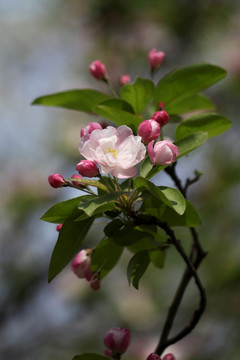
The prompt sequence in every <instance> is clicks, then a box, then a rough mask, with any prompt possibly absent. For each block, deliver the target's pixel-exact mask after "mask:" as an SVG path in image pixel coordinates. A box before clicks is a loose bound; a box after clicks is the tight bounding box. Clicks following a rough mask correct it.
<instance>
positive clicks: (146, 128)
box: [138, 119, 160, 144]
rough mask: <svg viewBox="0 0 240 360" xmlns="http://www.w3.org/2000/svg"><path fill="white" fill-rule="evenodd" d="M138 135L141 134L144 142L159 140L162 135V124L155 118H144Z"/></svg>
mask: <svg viewBox="0 0 240 360" xmlns="http://www.w3.org/2000/svg"><path fill="white" fill-rule="evenodd" d="M138 135H139V136H141V138H142V141H143V143H144V144H148V143H149V142H150V141H152V140H157V139H158V138H159V136H160V125H159V123H158V122H157V121H155V120H152V119H150V120H144V121H142V122H141V124H140V125H139V127H138Z"/></svg>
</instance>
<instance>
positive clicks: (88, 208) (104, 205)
mask: <svg viewBox="0 0 240 360" xmlns="http://www.w3.org/2000/svg"><path fill="white" fill-rule="evenodd" d="M124 193H125V191H115V192H112V193H107V194H105V195H103V196H99V197H97V196H92V195H89V196H88V197H86V198H84V199H82V200H83V201H81V202H80V203H79V205H78V208H79V209H80V210H83V211H84V212H85V213H86V214H87V215H88V216H93V215H95V214H98V213H100V212H105V211H109V210H114V208H115V204H114V202H113V200H117V199H118V198H119V196H121V195H123V194H124Z"/></svg>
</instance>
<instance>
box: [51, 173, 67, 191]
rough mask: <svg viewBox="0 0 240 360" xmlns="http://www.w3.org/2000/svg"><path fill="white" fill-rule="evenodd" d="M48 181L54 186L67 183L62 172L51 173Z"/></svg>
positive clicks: (57, 186)
mask: <svg viewBox="0 0 240 360" xmlns="http://www.w3.org/2000/svg"><path fill="white" fill-rule="evenodd" d="M48 182H49V184H50V185H51V186H52V187H53V188H60V187H63V186H64V185H66V184H67V182H66V180H65V179H64V177H63V176H62V175H60V174H53V175H49V177H48Z"/></svg>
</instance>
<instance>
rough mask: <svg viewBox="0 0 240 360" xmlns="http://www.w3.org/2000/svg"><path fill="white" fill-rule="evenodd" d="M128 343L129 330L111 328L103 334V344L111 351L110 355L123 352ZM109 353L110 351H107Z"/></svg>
mask: <svg viewBox="0 0 240 360" xmlns="http://www.w3.org/2000/svg"><path fill="white" fill-rule="evenodd" d="M129 343H130V330H129V329H125V328H112V329H110V330H109V331H108V332H107V333H106V334H105V336H104V344H105V346H106V347H107V349H108V350H110V351H111V356H114V355H116V354H123V353H124V352H125V351H126V350H127V348H128V345H129ZM108 353H109V355H110V352H108Z"/></svg>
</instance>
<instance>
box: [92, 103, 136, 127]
mask: <svg viewBox="0 0 240 360" xmlns="http://www.w3.org/2000/svg"><path fill="white" fill-rule="evenodd" d="M94 112H95V113H97V114H98V115H101V116H102V117H104V118H106V119H109V120H111V121H113V122H114V123H115V124H117V125H119V126H120V125H127V126H129V127H130V128H131V129H132V130H133V131H134V132H136V131H137V128H138V126H139V124H140V123H141V121H142V120H141V119H140V118H139V117H137V116H136V115H133V114H131V113H129V112H127V111H124V110H121V109H117V108H113V107H110V106H106V105H98V106H96V107H95V108H94Z"/></svg>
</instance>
